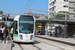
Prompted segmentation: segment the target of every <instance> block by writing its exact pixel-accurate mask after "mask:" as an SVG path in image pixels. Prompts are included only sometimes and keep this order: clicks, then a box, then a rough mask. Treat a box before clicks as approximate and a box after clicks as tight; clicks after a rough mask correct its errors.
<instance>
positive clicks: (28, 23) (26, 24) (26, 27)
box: [19, 16, 34, 34]
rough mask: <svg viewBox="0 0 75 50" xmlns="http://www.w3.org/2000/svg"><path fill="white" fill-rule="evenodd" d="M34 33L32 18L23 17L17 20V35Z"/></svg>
mask: <svg viewBox="0 0 75 50" xmlns="http://www.w3.org/2000/svg"><path fill="white" fill-rule="evenodd" d="M33 31H34V18H33V17H30V16H23V17H20V18H19V33H23V34H25V33H26V34H30V33H33Z"/></svg>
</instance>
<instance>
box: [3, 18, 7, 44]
mask: <svg viewBox="0 0 75 50" xmlns="http://www.w3.org/2000/svg"><path fill="white" fill-rule="evenodd" d="M6 26H7V17H6V20H5V37H4V43H6Z"/></svg>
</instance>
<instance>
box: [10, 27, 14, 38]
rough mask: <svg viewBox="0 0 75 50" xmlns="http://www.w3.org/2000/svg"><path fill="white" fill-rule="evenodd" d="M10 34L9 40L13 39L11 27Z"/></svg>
mask: <svg viewBox="0 0 75 50" xmlns="http://www.w3.org/2000/svg"><path fill="white" fill-rule="evenodd" d="M10 34H11V37H10V39H13V27H12V28H11V30H10Z"/></svg>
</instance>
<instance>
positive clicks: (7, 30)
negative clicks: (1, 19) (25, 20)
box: [4, 27, 9, 38]
mask: <svg viewBox="0 0 75 50" xmlns="http://www.w3.org/2000/svg"><path fill="white" fill-rule="evenodd" d="M8 32H9V29H8V28H7V27H6V38H7V36H8ZM4 34H5V29H4Z"/></svg>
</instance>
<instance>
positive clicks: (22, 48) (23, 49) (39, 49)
mask: <svg viewBox="0 0 75 50" xmlns="http://www.w3.org/2000/svg"><path fill="white" fill-rule="evenodd" d="M16 45H18V46H19V48H20V49H21V50H25V48H24V45H25V46H26V45H32V46H33V47H32V48H34V47H35V48H36V49H37V50H41V48H39V47H38V46H36V45H35V44H28V43H27V44H26V43H24V44H23V46H22V44H21V43H13V44H12V47H11V50H13V47H15V46H16ZM27 49H28V48H27ZM30 50H31V49H30ZM33 50H34V49H33Z"/></svg>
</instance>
